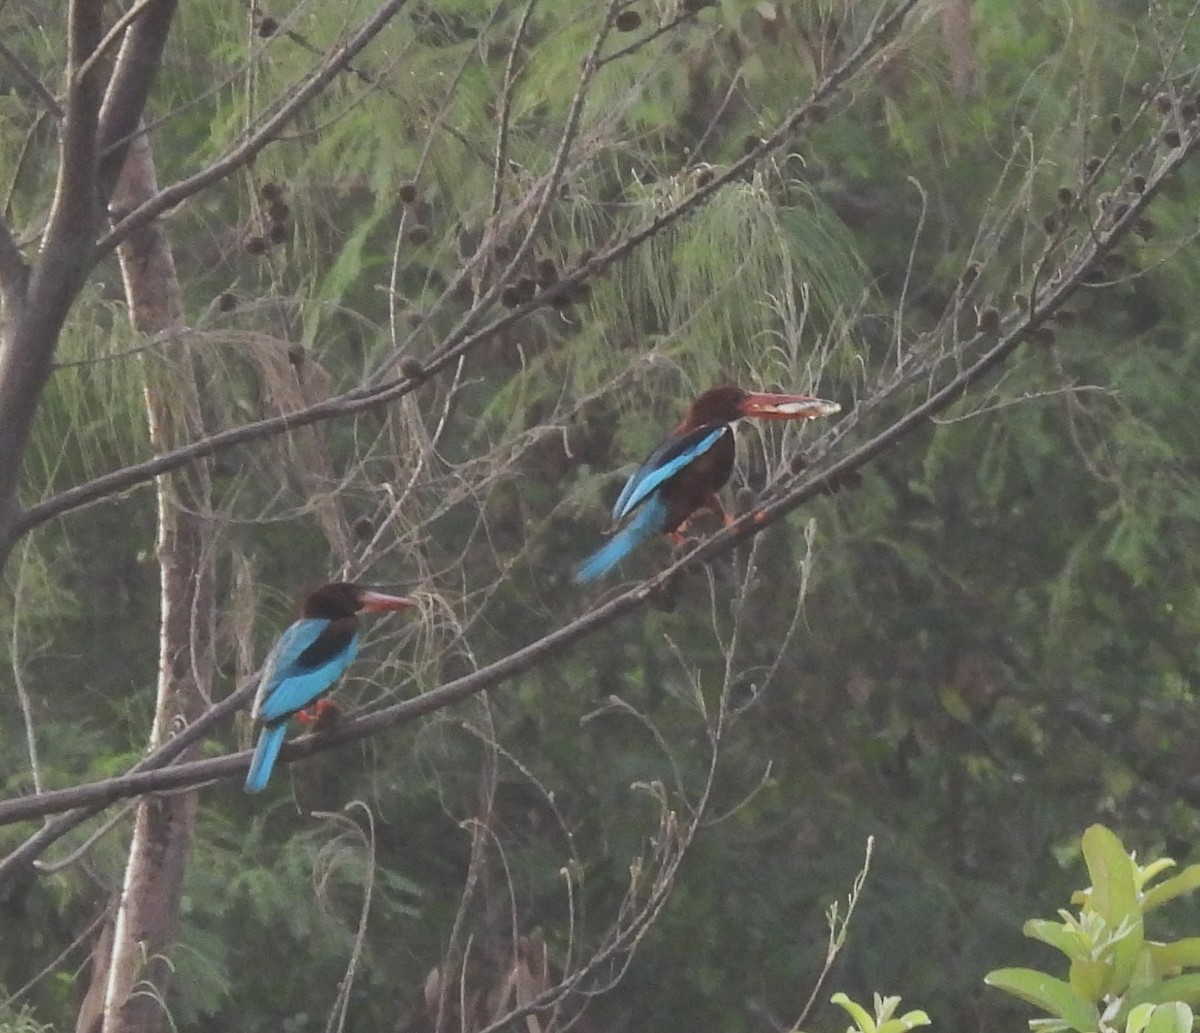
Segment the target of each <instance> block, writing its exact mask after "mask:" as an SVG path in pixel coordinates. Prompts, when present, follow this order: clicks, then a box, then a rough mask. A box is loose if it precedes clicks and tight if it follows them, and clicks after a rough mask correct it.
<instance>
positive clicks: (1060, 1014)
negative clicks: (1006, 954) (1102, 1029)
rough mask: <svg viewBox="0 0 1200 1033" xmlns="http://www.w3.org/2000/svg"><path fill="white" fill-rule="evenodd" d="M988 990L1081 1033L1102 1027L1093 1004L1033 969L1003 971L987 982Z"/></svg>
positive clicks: (1055, 980)
mask: <svg viewBox="0 0 1200 1033" xmlns="http://www.w3.org/2000/svg"><path fill="white" fill-rule="evenodd" d="M984 982H985V983H987V985H988V986H994V987H996V988H997V989H998V990H1003V991H1005V992H1006V993H1010V994H1012V995H1013V996H1014V997H1019V998H1021V1000H1023V1001H1028V1002H1029V1003H1030V1004H1032V1005H1034V1006H1035V1007H1038V1008H1041V1009H1042V1010H1043V1011H1045V1012H1047V1013H1048V1014H1050V1015H1053V1016H1054V1017H1055V1018H1059V1019H1062V1020H1063V1021H1064V1022H1065V1023H1067V1025H1069V1026H1070V1027H1071V1028H1072V1029H1076V1030H1078V1031H1079V1033H1092V1031H1093V1030H1096V1029H1098V1028H1099V1026H1100V1014H1099V1012H1097V1010H1096V1006H1095V1005H1094V1004H1093V1003H1092V1002H1091V1001H1083V1000H1080V998H1079V997H1078V996H1077V995H1076V994H1075V992H1074V991H1073V990H1072V989H1071V986H1070V984H1068V983H1065V982H1063V981H1062V980H1061V979H1055V978H1054V976H1048V975H1046V973H1044V972H1038V971H1036V970H1034V969H1031V968H1001V969H997V970H996V971H995V972H989V973H988V974H987V976H986V977H985V978H984Z"/></svg>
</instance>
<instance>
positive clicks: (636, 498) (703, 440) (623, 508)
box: [613, 423, 732, 520]
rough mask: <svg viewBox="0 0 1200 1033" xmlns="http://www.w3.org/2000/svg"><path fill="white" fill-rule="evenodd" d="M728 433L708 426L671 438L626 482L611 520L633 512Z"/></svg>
mask: <svg viewBox="0 0 1200 1033" xmlns="http://www.w3.org/2000/svg"><path fill="white" fill-rule="evenodd" d="M731 433H732V430H731V428H730V426H729V424H727V423H718V424H715V425H714V424H711V423H710V424H706V425H705V426H703V427H698V428H696V429H695V430H691V431H688V432H687V433H686V434H672V435H671V436H670V437H669V438H667V440H666V441H664V442H663V443H662V444H661V445H659V446H658V448H656V449H655V450H654V451H653V452H652V453H650V458H648V459H647V460H646V461H645V462H644V463H643V464H642V465H641V468H640V469H639V470H638V471H637V472H636V473H635V474H634V475H633V476H632V477H630V478H629V480H628V481H627V482H626V484H625V487H624V489H623V490H622V491H621V495H620V497H619V498H618V499H617V502H616V505H614V506H613V519H614V520H620V519H621V518H622V517H624V516H626V515H628V514H629V513H631V512H633V510H634V509H636V508H637V507H638V506H639V505H640V504H641V503H642V502H644V501H645V500H646V498H647V497H648V496H649V494H650V493H651V492H652V491H654V489H655V488H657V487H659V486H660V485H661V484H663V483H664V482H665V481H668V480H670V479H671V478H672V477H673V476H675V474H677V473H679V471H680V470H682V469H684V467H686V466H687V465H688V463H691V462H693V461H695V459H696V458H697V457H699V456H701V455H703V454H704V453H705V452H707V451H708V450H709V449H710V448H712V447H713V445H715V444H716V443H717V442H718V441H719V440H720V439H721V438H722V437H724V436H725V435H726V434H731Z"/></svg>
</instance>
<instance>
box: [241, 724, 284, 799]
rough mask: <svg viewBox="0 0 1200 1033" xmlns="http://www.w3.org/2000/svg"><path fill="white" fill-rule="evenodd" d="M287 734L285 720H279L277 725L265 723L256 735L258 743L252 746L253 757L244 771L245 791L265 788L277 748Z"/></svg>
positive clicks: (259, 790)
mask: <svg viewBox="0 0 1200 1033" xmlns="http://www.w3.org/2000/svg"><path fill="white" fill-rule="evenodd" d="M286 734H287V722H286V721H280V722H279V724H277V725H267V726H266V727H265V728H264V729H263V730H262V731H261V732H260V733H259V735H258V744H257V745H256V746H255V747H254V757H253V759H251V761H250V770H249V771H248V772H247V773H246V792H248V793H261V792H262V791H263V790H264V789H266V788H267V781H268V780H269V779H270V777H271V769H272V768H274V767H275V761H276V760H277V759H278V757H279V748H280V747H281V746H282V745H283V738H284V736H285V735H286Z"/></svg>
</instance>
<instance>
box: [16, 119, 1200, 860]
mask: <svg viewBox="0 0 1200 1033" xmlns="http://www.w3.org/2000/svg"><path fill="white" fill-rule="evenodd" d="M1198 142H1200V135H1197V133H1196V132H1195V131H1193V132H1192V133H1191V135H1190V136H1189V138H1188V139H1187V140H1185V141H1183V143H1182V144H1181V145H1180V146H1179V147H1178V148H1176V149H1175V151H1174V152H1173V153H1171V154H1169V155H1168V156H1167V158H1166V159H1165V160H1164V162H1163V164H1162V166H1160V168H1159V169H1158V170H1157V171H1156V173H1155V176H1154V179H1153V180H1152V181H1148V182H1147V184H1146V190H1145V194H1144V195H1142V196H1141V197H1140V198H1139V199H1138V200H1137V201H1135V202H1134V203H1132V204H1129V206H1128V207H1127V208H1126V209H1125V211H1124V212H1123V213H1122V214H1121V216H1120V217H1119V218H1118V219H1116V220H1115V221H1114V223H1113V224H1112V226H1111V227H1110V228H1109V229H1107V230H1103V231H1100V232H1098V233H1097V234H1095V235H1093V236H1090V237H1088V238H1087V240H1086V242H1085V243H1084V245H1083V247H1082V248H1081V249H1080V251H1079V252H1077V253H1076V254H1075V256H1074V257H1073V260H1072V263H1071V266H1070V269H1069V270H1066V271H1064V273H1063V275H1062V276H1061V278H1060V279H1059V281H1058V282H1057V283H1056V284H1055V285H1054V286H1053V287H1050V288H1048V289H1046V290H1045V291H1044V292H1042V293H1040V294H1038V295H1037V296H1035V297H1032V298H1031V299H1029V301H1028V303H1027V304H1026V303H1023V304H1022V307H1021V309H1019V310H1017V311H1014V312H1013V313H1011V314H1010V315H1009V316H1008V317H1007V318H1006V319H1005V320H1004V322H1003V327H1004V330H1003V333H1001V334H999V336H994V335H992V334H990V333H989V332H985V331H980V332H978V333H977V334H976V335H975V336H974V337H973V338H972V339H970V340H969V341H967V342H965V344H964V349H963V350H964V352H966V351H969V350H971V349H973V348H974V349H978V348H979V347H982V346H983V345H984V344H985V343H986V342H987V341H989V340H992V341H994V343H993V344H992V345H991V347H988V348H986V349H985V350H983V352H982V354H980V355H979V357H978V358H977V359H976V360H975V361H974V362H973V363H971V364H969V365H966V366H964V367H963V368H962V369H961V370H959V371H958V372H957V373H956V374H955V375H954V376H953V377H951V379H950V380H949V381H947V382H946V383H945V384H944V385H943V386H942V387H941V388H940V389H938V390H936V391H933V392H932V393H931V394H930V395H929V397H928V398H927V399H926V400H925V401H924V402H923V403H921V404H919V405H917V406H915V407H914V408H912V409H911V410H909V411H907V412H906V413H905V414H904V415H903V416H902V417H900V418H899V419H898V420H896V421H895V422H893V423H891V424H889V425H888V426H887V427H886V428H885V429H883V430H882V431H880V432H879V433H878V434H876V435H874V436H873V437H871V438H869V439H868V440H867V441H865V442H864V443H863V444H861V445H859V446H858V447H857V448H855V449H853V450H852V451H850V452H848V453H846V454H845V455H844V456H842V457H841V458H840V459H837V460H836V461H834V462H832V463H830V464H828V465H827V466H826V467H824V468H823V469H814V470H810V471H808V472H807V473H805V474H801V475H800V476H799V477H798V478H797V480H796V483H795V484H794V486H793V487H785V488H784V489H783V490H781V491H779V492H778V493H777V494H775V495H774V496H773V497H770V498H768V499H766V500H765V501H764V502H763V504H762V505H761V506H760V507H758V508H757V509H756V510H755V511H753V512H751V513H747V514H744V515H743V516H741V517H738V518H737V519H736V520H735V521H734V522H733V524H732V525H731V526H730V527H728V528H725V529H724V530H722V531H720V532H718V533H717V534H715V535H713V536H712V537H710V538H709V539H707V540H706V541H704V542H703V543H701V544H700V545H699V546H697V548H695V549H693V550H692V551H691V552H689V553H688V554H687V555H685V556H683V557H682V558H680V559H679V560H678V561H676V562H675V563H673V564H672V565H671V566H669V567H667V568H665V569H664V570H662V571H661V572H660V573H658V574H657V575H655V576H654V577H652V578H650V579H648V580H647V581H645V582H642V583H641V584H639V585H637V586H635V587H634V588H631V589H628V590H627V591H625V592H623V593H622V594H620V595H618V596H616V597H615V598H613V599H611V600H609V601H608V602H606V603H604V604H603V605H601V606H599V607H597V608H596V609H594V610H592V611H590V612H589V613H587V614H585V615H584V616H582V617H580V618H578V619H576V620H574V621H572V622H571V623H569V624H567V625H565V626H563V627H562V628H559V629H558V630H556V631H554V632H551V633H550V634H549V635H546V636H544V637H542V638H540V639H538V640H536V641H535V642H532V643H530V644H529V645H527V646H525V647H524V648H522V649H519V650H517V651H516V652H514V653H511V654H510V655H509V656H507V657H503V658H501V659H500V660H497V661H495V662H494V663H492V664H489V665H487V666H486V667H482V668H480V669H479V670H477V671H474V672H472V673H470V674H468V675H466V676H464V677H462V678H458V679H456V680H454V681H452V682H449V683H447V684H445V685H443V686H441V687H440V688H437V689H434V690H432V691H430V692H427V693H424V694H422V695H421V696H419V697H417V698H416V699H413V700H408V701H406V702H403V703H399V704H396V705H394V706H390V707H386V708H384V709H382V710H379V711H376V712H375V713H372V714H367V715H364V716H362V717H358V718H354V719H347V720H345V721H344V722H342V723H341V724H340V725H338V726H337V727H335V728H334V729H332V730H331V731H329V732H326V733H323V734H321V735H317V736H304V737H302V738H300V739H297V740H295V741H293V742H291V743H289V744H288V745H287V746H285V747H284V750H283V753H282V754H281V756H282V758H283V759H284V760H285V761H291V760H296V759H298V758H300V757H306V756H309V755H311V754H313V753H317V752H320V751H322V750H325V749H331V748H333V747H335V746H339V745H342V744H343V743H347V742H353V741H355V740H358V739H362V738H365V737H367V736H370V735H374V734H377V733H379V732H382V731H384V730H386V729H388V728H391V727H393V726H395V725H400V724H407V723H409V722H411V721H413V720H416V719H417V718H419V717H423V716H425V715H426V714H429V713H432V712H434V711H436V710H440V709H442V708H444V707H447V706H450V705H453V704H455V703H458V702H460V701H462V700H463V699H466V698H467V697H469V696H471V695H473V694H474V693H476V692H483V691H488V690H490V689H492V688H495V687H496V686H498V685H500V684H502V683H503V682H505V681H507V680H508V679H510V678H512V677H514V676H516V675H518V674H521V673H523V672H525V671H527V670H529V669H531V668H532V667H535V666H537V665H538V664H539V663H541V662H543V661H545V660H547V659H550V658H551V657H554V656H557V655H558V654H560V653H562V652H563V651H565V650H566V649H567V648H569V647H570V646H572V645H574V644H575V643H576V642H578V641H580V640H582V639H584V638H587V637H589V636H590V635H592V634H594V633H595V632H596V631H598V630H600V629H601V628H603V627H606V626H607V625H609V624H611V623H613V622H614V621H616V620H617V619H618V618H620V617H623V616H624V615H626V614H627V613H630V612H632V611H633V610H635V609H637V608H639V607H640V606H642V605H643V604H644V603H645V601H646V600H647V599H648V598H650V597H651V596H652V595H654V594H655V593H657V592H658V591H660V590H661V589H662V588H663V587H664V586H665V585H666V584H667V582H668V581H670V580H671V578H672V577H673V576H674V575H675V574H676V573H677V572H679V571H680V570H681V569H682V568H683V567H685V566H687V565H688V564H689V563H691V562H693V561H695V560H699V559H706V558H712V557H715V556H718V555H720V554H722V553H725V552H728V551H729V550H730V549H732V548H733V547H734V545H735V544H736V543H738V542H739V541H741V540H743V539H746V538H749V537H751V536H752V535H755V534H758V533H759V532H760V531H761V530H763V529H764V528H766V527H768V526H770V525H771V524H773V523H775V522H776V521H778V520H781V519H783V518H784V517H785V516H787V515H788V514H789V513H791V512H792V511H794V510H795V509H797V508H799V507H800V506H801V505H803V504H804V503H805V502H807V501H809V500H811V499H813V498H815V497H817V496H819V495H822V494H829V493H832V492H836V491H838V490H839V489H840V488H841V487H843V486H844V485H845V484H846V483H847V481H848V480H849V478H850V477H851V476H852V475H853V474H854V473H856V472H857V471H858V470H859V469H860V468H862V467H863V466H865V465H866V464H867V463H869V462H870V461H871V460H873V459H875V458H876V457H877V456H879V455H881V454H882V453H884V452H886V451H887V450H888V449H890V448H893V447H895V446H896V445H897V444H899V442H900V441H901V440H903V439H904V438H905V437H906V436H907V435H908V434H909V433H910V432H912V431H913V430H915V429H917V428H918V427H921V426H923V425H924V424H925V423H926V422H927V421H928V420H929V419H930V418H931V417H932V416H933V415H935V414H936V413H938V412H940V411H942V410H944V409H945V408H947V407H948V406H949V405H951V404H952V403H954V402H955V401H957V400H958V399H960V398H961V397H962V396H963V395H964V393H965V392H966V391H968V390H969V389H970V388H971V387H972V386H973V385H975V384H977V383H978V382H979V381H980V380H982V379H983V378H984V377H985V376H986V375H987V374H988V373H990V372H991V371H992V370H993V369H995V368H996V367H997V366H998V365H1000V364H1001V363H1002V362H1003V361H1004V360H1005V359H1006V358H1007V357H1008V356H1009V355H1010V354H1011V353H1012V352H1013V351H1014V350H1015V349H1016V348H1017V347H1018V345H1020V344H1021V343H1022V342H1024V341H1025V340H1026V339H1027V338H1028V336H1029V335H1030V333H1031V332H1033V331H1034V330H1035V329H1036V328H1037V327H1038V326H1040V325H1041V324H1042V323H1043V322H1045V320H1046V319H1047V318H1049V316H1050V315H1051V314H1052V313H1053V312H1054V311H1056V310H1057V309H1058V308H1059V307H1061V305H1062V304H1063V303H1064V302H1065V301H1066V300H1067V298H1068V297H1070V295H1071V294H1072V293H1073V292H1074V291H1075V290H1076V289H1077V288H1078V287H1079V285H1080V283H1082V282H1083V280H1084V279H1085V277H1086V276H1087V275H1088V273H1089V271H1090V270H1091V269H1092V268H1093V267H1094V265H1095V263H1096V261H1097V259H1098V258H1100V257H1102V256H1103V254H1105V253H1107V251H1108V250H1110V249H1111V248H1112V246H1113V245H1114V244H1115V243H1117V242H1119V240H1120V239H1121V238H1123V237H1124V236H1125V235H1126V234H1127V233H1128V232H1129V230H1130V229H1131V228H1132V227H1133V226H1134V225H1135V224H1136V222H1137V220H1138V219H1139V218H1140V213H1141V210H1142V208H1143V207H1144V205H1145V204H1146V203H1148V200H1149V198H1150V197H1151V196H1152V195H1153V193H1155V192H1156V191H1157V190H1158V189H1161V187H1162V184H1163V182H1164V181H1165V179H1166V178H1167V177H1169V175H1170V174H1171V173H1172V172H1173V171H1174V170H1177V169H1178V168H1179V167H1180V166H1181V165H1182V164H1183V163H1184V162H1185V161H1186V159H1187V157H1188V155H1189V153H1190V152H1191V151H1192V150H1194V149H1195V148H1196V147H1197V146H1198ZM904 383H905V382H900V383H898V384H897V385H896V386H894V387H892V388H889V389H887V390H885V391H882V392H880V394H879V395H877V396H876V397H875V398H874V399H872V400H870V401H869V402H867V403H865V404H864V405H863V406H860V407H859V409H858V410H856V411H855V412H854V413H852V414H850V415H849V416H848V417H847V418H846V419H844V420H843V421H842V422H841V423H840V424H838V425H837V426H836V427H835V428H834V429H833V430H831V431H830V432H829V433H827V434H826V435H824V437H823V438H822V439H821V440H820V441H819V442H818V443H817V445H816V446H815V448H814V452H817V451H818V450H819V454H816V455H815V456H814V457H813V462H814V464H817V463H820V462H821V461H822V460H823V459H824V458H825V457H827V456H829V455H830V454H831V453H832V451H833V449H834V448H835V446H836V445H837V444H838V442H840V441H842V440H844V439H845V438H846V437H848V436H849V435H850V434H851V433H852V432H853V431H854V430H855V429H856V428H857V426H858V425H859V424H860V422H861V419H862V416H863V414H864V413H865V412H867V411H869V410H870V409H871V408H876V407H878V406H880V405H882V404H884V403H885V402H886V401H888V400H890V399H891V398H892V397H893V396H894V394H895V392H896V391H899V390H901V389H902V387H903V384H904ZM227 703H228V701H226V704H227ZM226 704H222V706H225V705H226ZM248 760H249V752H244V753H239V754H235V755H231V756H226V757H219V758H215V759H212V760H205V761H200V762H197V763H195V764H190V765H179V766H177V767H174V768H171V769H169V770H168V771H153V770H147V767H148V766H143V768H142V770H139V771H137V772H134V773H131V774H129V775H123V776H119V777H117V778H113V779H106V780H103V781H100V782H96V783H92V784H90V785H85V786H78V787H75V788H72V789H65V790H59V791H57V792H53V793H46V794H42V795H41V796H29V797H23V798H20V799H16V800H9V801H0V825H4V824H10V823H12V822H15V821H22V820H27V819H29V818H33V817H38V816H41V815H45V814H53V813H57V812H60V811H63V810H67V809H68V808H72V807H78V806H84V805H87V806H95V805H97V804H99V805H101V806H102V805H104V804H107V803H111V802H112V801H113V800H116V799H120V798H122V797H125V796H130V795H136V794H138V793H142V792H149V791H153V790H162V789H171V788H177V787H179V786H186V785H193V784H196V783H198V782H201V781H205V780H208V779H212V778H223V777H229V776H231V775H234V774H237V773H240V772H241V771H242V770H243V769H244V767H245V766H246V764H247V762H248ZM7 863H8V859H5V861H4V862H0V882H2V881H3V878H4V876H5V874H6V865H7Z"/></svg>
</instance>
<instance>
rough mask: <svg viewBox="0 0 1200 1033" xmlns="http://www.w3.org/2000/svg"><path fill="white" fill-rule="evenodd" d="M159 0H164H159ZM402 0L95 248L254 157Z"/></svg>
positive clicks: (392, 1)
mask: <svg viewBox="0 0 1200 1033" xmlns="http://www.w3.org/2000/svg"><path fill="white" fill-rule="evenodd" d="M164 2H165V0H164ZM407 2H408V0H387V2H386V3H384V4H382V5H381V6H380V7H379V8H378V10H376V11H375V13H374V14H373V15H372V16H371V17H370V18H368V19H367V20H366V21H365V22H363V23H362V25H360V26H359V28H358V30H357V31H356V32H354V33H353V34H352V35H351V36H350V38H349V39H347V40H346V41H345V42H344V43H342V44H341V45H340V46H338V47H336V48H334V50H333V51H331V52H330V54H329V56H328V57H327V58H326V60H325V62H324V64H322V65H321V66H320V67H319V68H318V69H317V70H316V71H314V72H313V73H312V74H311V75H309V77H308V79H307V80H306V81H305V82H304V83H303V84H302V85H301V86H300V87H299V88H298V89H297V90H296V91H295V92H294V93H293V94H292V96H291V97H290V98H288V99H287V100H286V101H284V102H283V103H282V104H281V105H280V106H279V110H278V111H276V112H275V114H274V115H272V116H271V117H270V118H268V119H267V120H266V121H265V122H264V123H263V124H262V125H261V126H260V127H259V128H258V129H257V130H255V131H254V132H253V133H251V134H250V135H249V136H248V137H247V138H246V139H245V140H243V141H242V142H241V143H240V144H238V145H237V146H236V147H234V148H233V149H232V150H230V151H229V152H228V153H227V154H226V155H225V156H224V157H223V158H220V159H218V160H217V161H215V162H213V164H212V165H210V166H209V167H208V168H206V169H204V170H203V171H201V172H197V173H196V174H195V175H194V176H189V177H188V178H187V179H184V180H180V181H179V182H178V183H175V184H173V185H171V186H169V187H165V188H164V189H163V190H160V191H159V192H158V194H156V195H155V196H154V197H152V198H151V199H150V200H149V201H146V202H145V203H144V204H140V205H138V207H137V208H135V209H134V210H133V211H132V212H130V213H129V214H128V215H126V216H124V217H123V218H122V219H120V221H118V222H117V223H116V225H115V226H113V228H112V229H111V230H110V231H109V232H108V233H107V234H105V235H104V237H102V238H101V239H100V242H99V244H98V248H99V250H100V251H102V252H103V251H108V250H109V249H111V248H113V247H115V246H116V245H117V244H118V243H119V242H120V241H121V240H122V239H123V238H124V237H125V236H126V235H127V234H129V233H131V232H132V231H133V230H135V229H137V228H138V227H139V226H144V225H146V224H147V223H148V222H150V221H151V220H152V219H154V218H157V217H158V216H159V215H162V213H163V212H165V211H167V210H168V209H170V208H173V207H175V205H177V204H180V203H182V202H183V201H186V200H187V199H188V198H189V197H192V196H193V195H195V194H197V193H199V192H200V191H201V190H203V189H204V188H205V187H208V186H212V184H213V183H218V182H220V181H221V180H222V179H224V178H225V177H226V176H228V175H229V174H230V173H231V172H234V171H236V170H237V169H239V168H241V167H242V166H243V165H245V164H246V163H247V162H250V161H252V160H253V159H254V157H255V155H257V154H258V153H259V151H261V150H262V149H263V148H264V147H266V146H267V144H269V143H271V142H272V141H273V140H274V139H275V138H276V137H277V136H278V135H279V131H280V130H281V129H282V128H283V127H284V126H285V125H286V124H287V123H288V122H289V121H291V119H293V118H294V117H295V116H296V114H297V113H298V112H299V111H300V110H301V109H303V108H304V106H305V105H306V104H308V103H309V101H311V100H312V99H313V98H314V97H316V96H317V95H318V94H320V93H321V91H322V90H324V89H325V87H326V86H328V85H329V83H330V82H331V81H332V80H333V79H334V78H335V77H336V76H337V75H338V74H339V73H341V72H342V71H344V70H345V68H346V66H347V65H348V64H350V62H351V61H353V60H354V58H355V57H357V56H358V54H359V53H360V52H361V51H362V50H363V48H364V47H366V46H367V44H368V43H370V42H371V40H373V39H374V38H375V37H376V36H377V35H379V33H380V32H381V31H382V30H383V29H384V27H385V26H386V25H387V24H388V23H389V22H390V21H391V20H392V19H393V18H394V17H395V16H396V14H397V13H398V12H399V11H400V9H401V8H402V7H404V5H405V4H406V3H407Z"/></svg>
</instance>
